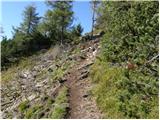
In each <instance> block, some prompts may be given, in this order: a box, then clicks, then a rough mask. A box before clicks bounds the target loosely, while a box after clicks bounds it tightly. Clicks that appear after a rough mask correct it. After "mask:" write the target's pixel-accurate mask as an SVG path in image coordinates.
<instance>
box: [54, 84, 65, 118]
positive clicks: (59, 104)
mask: <svg viewBox="0 0 160 120" xmlns="http://www.w3.org/2000/svg"><path fill="white" fill-rule="evenodd" d="M67 93H68V89H67V88H66V87H63V88H62V89H61V91H60V92H59V94H58V96H57V97H56V99H55V103H54V105H55V107H54V109H53V111H52V113H51V118H52V119H62V118H64V117H65V115H66V113H67V111H66V108H67V106H68V98H67Z"/></svg>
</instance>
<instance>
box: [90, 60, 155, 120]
mask: <svg viewBox="0 0 160 120" xmlns="http://www.w3.org/2000/svg"><path fill="white" fill-rule="evenodd" d="M126 72H127V71H126V69H125V68H122V67H113V66H109V65H108V64H107V62H102V61H101V62H100V61H99V60H97V61H96V63H95V64H94V65H93V66H92V67H91V72H90V77H91V79H92V81H93V83H94V84H95V87H94V88H93V90H92V93H93V95H94V96H95V98H96V102H97V104H98V106H99V108H100V109H101V110H102V111H103V113H104V114H105V115H104V118H111V119H113V118H114V119H116V118H121V119H125V118H128V119H129V118H158V96H157V95H154V94H155V93H158V91H157V90H158V89H156V85H158V84H157V83H156V82H155V78H154V77H151V76H145V75H143V74H142V73H140V72H138V71H136V70H135V71H130V72H129V78H127V76H126V74H127V73H126ZM151 86H152V87H151ZM145 97H146V100H145V99H144V98H145Z"/></svg>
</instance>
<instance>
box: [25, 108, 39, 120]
mask: <svg viewBox="0 0 160 120" xmlns="http://www.w3.org/2000/svg"><path fill="white" fill-rule="evenodd" d="M39 110H42V105H35V106H32V107H30V108H29V109H27V111H26V112H25V118H26V119H30V118H34V116H35V113H36V112H37V111H39Z"/></svg>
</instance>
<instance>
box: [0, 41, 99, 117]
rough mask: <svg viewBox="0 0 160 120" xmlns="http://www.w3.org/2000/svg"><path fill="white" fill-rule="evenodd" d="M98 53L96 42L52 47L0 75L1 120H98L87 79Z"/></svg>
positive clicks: (90, 86)
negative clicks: (88, 119)
mask: <svg viewBox="0 0 160 120" xmlns="http://www.w3.org/2000/svg"><path fill="white" fill-rule="evenodd" d="M98 49H99V39H96V40H92V41H88V42H85V43H81V44H79V45H77V46H74V47H68V48H65V49H64V48H60V47H58V46H55V47H54V48H51V49H50V50H49V51H46V50H42V51H41V54H39V55H35V56H32V57H30V58H28V60H26V61H25V62H22V63H21V64H19V65H18V66H17V67H12V68H10V69H8V70H7V71H5V72H2V80H1V111H2V117H3V118H102V114H101V112H100V111H99V109H98V108H97V107H96V103H95V100H94V98H93V97H92V95H91V89H92V86H93V85H92V84H91V81H90V80H89V78H88V74H89V67H90V66H91V65H92V64H93V63H94V59H95V57H96V54H97V52H98Z"/></svg>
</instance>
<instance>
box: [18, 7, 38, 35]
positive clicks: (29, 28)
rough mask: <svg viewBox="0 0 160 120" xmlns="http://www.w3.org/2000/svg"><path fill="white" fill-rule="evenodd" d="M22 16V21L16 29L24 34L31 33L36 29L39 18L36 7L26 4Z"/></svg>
mask: <svg viewBox="0 0 160 120" xmlns="http://www.w3.org/2000/svg"><path fill="white" fill-rule="evenodd" d="M23 17H24V18H23V21H24V22H23V23H22V24H21V26H20V28H18V30H20V31H21V32H23V33H26V34H31V33H32V32H33V31H35V30H36V28H37V25H38V23H39V20H40V17H38V13H36V8H35V7H34V6H32V5H29V6H27V7H26V8H25V10H24V13H23Z"/></svg>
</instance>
